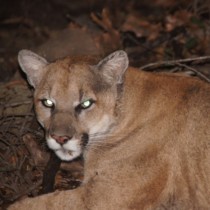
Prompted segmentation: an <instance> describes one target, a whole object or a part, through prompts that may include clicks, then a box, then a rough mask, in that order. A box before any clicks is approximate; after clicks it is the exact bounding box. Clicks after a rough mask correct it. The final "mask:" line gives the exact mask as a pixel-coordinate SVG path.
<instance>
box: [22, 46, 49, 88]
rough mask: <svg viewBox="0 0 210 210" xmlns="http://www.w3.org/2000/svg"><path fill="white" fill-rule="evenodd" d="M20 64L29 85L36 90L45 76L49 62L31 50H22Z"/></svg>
mask: <svg viewBox="0 0 210 210" xmlns="http://www.w3.org/2000/svg"><path fill="white" fill-rule="evenodd" d="M18 62H19V65H20V67H21V69H22V70H23V71H24V72H25V73H26V75H27V79H28V82H29V84H30V85H32V86H33V87H34V88H35V87H36V86H37V85H38V84H39V82H40V81H41V79H42V76H43V74H44V70H43V68H44V67H45V66H46V65H47V64H48V62H47V61H46V59H45V58H43V57H41V56H39V55H37V54H36V53H33V52H31V51H30V50H21V51H20V52H19V53H18Z"/></svg>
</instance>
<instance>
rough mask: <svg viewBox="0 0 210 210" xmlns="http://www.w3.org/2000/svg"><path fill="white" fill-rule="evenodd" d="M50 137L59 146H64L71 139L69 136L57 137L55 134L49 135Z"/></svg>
mask: <svg viewBox="0 0 210 210" xmlns="http://www.w3.org/2000/svg"><path fill="white" fill-rule="evenodd" d="M51 137H52V138H53V139H55V140H56V142H57V143H59V144H65V143H66V142H67V141H68V140H70V139H71V137H69V136H57V135H55V134H53V135H51Z"/></svg>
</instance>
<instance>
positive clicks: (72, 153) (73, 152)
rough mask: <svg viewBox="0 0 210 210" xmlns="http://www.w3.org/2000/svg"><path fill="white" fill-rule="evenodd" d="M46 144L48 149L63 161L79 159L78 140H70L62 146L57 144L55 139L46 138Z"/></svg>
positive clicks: (80, 150)
mask: <svg viewBox="0 0 210 210" xmlns="http://www.w3.org/2000/svg"><path fill="white" fill-rule="evenodd" d="M47 144H48V146H49V148H50V149H52V150H54V152H55V154H56V155H57V156H58V157H59V158H60V159H61V160H65V161H70V160H73V159H75V158H77V157H79V156H80V155H81V153H82V149H81V146H80V140H78V139H75V138H72V139H71V140H69V141H68V142H66V143H65V144H63V145H60V144H58V143H57V142H56V141H55V139H53V138H51V137H48V138H47Z"/></svg>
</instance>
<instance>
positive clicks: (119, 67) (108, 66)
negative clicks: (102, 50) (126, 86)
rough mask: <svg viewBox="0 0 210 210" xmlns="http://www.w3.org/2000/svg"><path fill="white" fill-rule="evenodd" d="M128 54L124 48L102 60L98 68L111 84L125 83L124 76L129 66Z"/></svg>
mask: <svg viewBox="0 0 210 210" xmlns="http://www.w3.org/2000/svg"><path fill="white" fill-rule="evenodd" d="M128 64H129V61H128V56H127V53H126V52H125V51H123V50H119V51H116V52H113V53H112V54H110V55H108V56H107V57H106V58H104V59H103V60H101V61H100V62H99V63H98V65H97V68H98V69H99V71H101V72H102V75H103V77H104V79H105V80H106V81H107V82H108V83H110V84H113V83H115V84H121V83H123V76H124V73H125V71H126V69H127V68H128Z"/></svg>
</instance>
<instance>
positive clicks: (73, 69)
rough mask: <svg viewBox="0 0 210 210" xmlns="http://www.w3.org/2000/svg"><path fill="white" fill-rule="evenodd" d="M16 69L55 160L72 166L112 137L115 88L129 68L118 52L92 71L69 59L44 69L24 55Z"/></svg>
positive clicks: (38, 59)
mask: <svg viewBox="0 0 210 210" xmlns="http://www.w3.org/2000/svg"><path fill="white" fill-rule="evenodd" d="M19 63H20V65H21V67H22V69H23V71H25V72H26V74H27V77H28V81H29V83H30V84H31V85H32V86H33V87H34V88H35V93H34V101H35V110H36V114H37V118H38V121H39V122H40V124H41V125H42V126H43V127H44V129H45V132H46V141H47V144H48V146H49V148H51V149H52V150H54V151H55V153H56V154H57V156H58V157H60V158H61V159H63V160H72V159H74V158H76V157H78V156H80V155H81V153H82V152H83V149H84V148H85V147H86V146H87V145H89V144H91V143H94V142H95V141H100V139H102V137H103V136H104V135H106V134H107V133H109V132H110V131H111V129H112V127H113V126H114V124H115V122H116V119H117V110H116V109H117V108H116V107H117V106H116V105H117V101H118V97H119V86H122V83H123V73H124V72H125V70H126V69H127V66H128V60H127V56H126V54H125V53H124V52H123V51H117V52H115V53H113V54H111V55H110V56H108V57H107V58H105V59H104V60H102V61H101V62H99V63H98V64H97V65H95V66H91V65H89V64H88V63H85V62H81V61H79V62H78V61H77V62H75V61H73V60H71V59H70V58H68V59H64V60H60V61H57V62H55V63H51V64H48V63H47V61H46V60H45V59H44V58H42V57H40V56H38V55H36V54H34V53H32V52H30V51H27V50H23V51H21V53H20V54H19Z"/></svg>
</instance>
